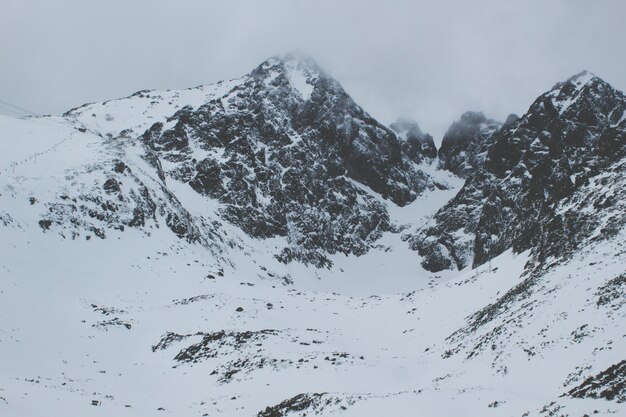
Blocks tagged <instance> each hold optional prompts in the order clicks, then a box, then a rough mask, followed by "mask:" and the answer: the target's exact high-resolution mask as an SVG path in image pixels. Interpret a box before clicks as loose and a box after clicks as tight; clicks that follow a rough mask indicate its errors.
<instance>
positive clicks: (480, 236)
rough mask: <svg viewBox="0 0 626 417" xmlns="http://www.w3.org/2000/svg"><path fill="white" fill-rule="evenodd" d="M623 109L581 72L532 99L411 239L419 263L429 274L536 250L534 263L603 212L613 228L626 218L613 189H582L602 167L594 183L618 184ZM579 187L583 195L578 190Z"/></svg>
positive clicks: (559, 251)
mask: <svg viewBox="0 0 626 417" xmlns="http://www.w3.org/2000/svg"><path fill="white" fill-rule="evenodd" d="M625 109H626V97H624V94H623V93H621V92H620V91H617V90H615V89H614V88H613V87H611V86H610V85H609V84H607V83H606V82H604V81H603V80H601V79H600V78H598V77H596V76H594V75H593V74H589V73H587V72H584V73H581V74H578V75H576V76H574V77H572V78H570V79H568V80H567V81H565V82H562V83H559V84H557V85H556V86H555V87H554V88H552V89H551V90H550V91H548V92H547V93H545V94H543V95H542V96H540V97H539V98H538V99H537V100H536V101H535V102H534V103H533V105H532V106H531V107H530V109H529V110H528V112H527V113H526V114H525V115H524V116H523V117H522V118H521V119H519V120H518V121H516V122H514V123H513V124H511V125H509V126H508V127H504V128H503V129H502V130H500V131H498V132H496V133H495V134H494V135H493V137H492V139H491V140H490V141H491V142H492V144H491V145H489V146H488V148H487V151H486V155H485V157H484V162H483V163H482V165H478V167H477V168H476V169H474V170H473V172H471V173H470V175H469V177H468V179H467V181H466V183H465V185H464V187H463V188H462V189H461V191H460V192H459V193H458V194H457V195H456V196H455V197H454V198H453V199H452V200H451V201H450V202H448V204H446V205H445V206H444V207H443V208H441V209H440V210H439V211H438V212H437V213H436V215H435V216H434V219H433V221H432V223H431V224H430V225H428V226H427V227H425V228H423V229H421V230H419V231H417V233H415V234H414V235H413V236H412V238H411V239H410V241H411V247H412V248H413V249H415V250H417V251H418V252H419V253H420V255H421V256H423V257H424V260H423V263H422V265H423V266H424V267H425V268H426V269H428V270H431V271H439V270H442V269H449V268H464V267H465V266H468V265H472V266H474V267H476V266H478V265H481V264H483V263H484V262H486V261H488V260H490V259H492V258H494V257H496V256H498V255H499V254H501V253H502V252H504V251H505V250H507V249H509V248H512V249H513V250H514V251H516V252H522V251H524V250H526V249H530V248H534V249H535V251H536V252H537V255H538V259H539V260H543V259H546V258H547V257H549V256H556V257H563V256H567V254H568V253H571V251H572V250H573V249H575V248H576V246H577V245H578V243H579V242H580V241H581V239H583V238H586V237H589V236H591V233H592V231H593V225H595V224H596V223H597V220H598V219H599V218H604V217H603V216H604V214H606V213H610V216H609V220H607V221H609V224H614V227H613V229H615V227H617V225H616V223H615V222H620V221H623V219H624V216H623V214H622V215H620V214H619V211H615V210H614V209H615V207H614V206H615V201H613V202H612V201H611V199H610V195H609V194H612V192H609V193H606V192H603V187H593V188H587V189H583V187H584V186H585V185H586V184H589V182H590V181H594V178H596V177H597V176H598V175H599V174H601V173H603V172H606V173H607V176H606V177H603V178H601V179H599V181H603V182H607V183H614V182H616V181H619V178H620V173H619V171H620V170H622V169H623V166H624V165H623V163H620V160H621V158H623V157H624V156H626V119H625V118H624V110H625ZM621 175H623V172H622V173H621ZM580 190H583V191H584V190H587V191H584V195H582V194H580V193H578V194H576V191H580ZM583 191H581V192H583ZM604 191H607V190H606V189H604ZM585 196H586V197H585ZM589 201H595V202H596V203H597V207H594V209H593V210H594V212H593V215H591V216H589V215H588V213H586V212H584V211H581V210H580V207H582V206H585V205H587V203H588V202H589ZM568 204H569V205H568ZM559 207H560V208H561V210H560V211H559V210H558V209H559ZM594 219H595V220H594ZM609 235H610V233H609V232H608V231H607V234H606V236H609Z"/></svg>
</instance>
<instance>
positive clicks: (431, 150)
mask: <svg viewBox="0 0 626 417" xmlns="http://www.w3.org/2000/svg"><path fill="white" fill-rule="evenodd" d="M389 127H390V128H391V130H393V131H394V132H395V133H396V135H397V136H398V140H399V141H400V144H401V145H402V150H403V151H404V153H405V154H406V155H407V156H408V157H409V158H410V159H411V160H412V161H414V162H416V163H418V164H419V163H421V162H422V161H430V160H432V159H434V158H436V157H437V148H436V147H435V142H433V137H432V136H431V135H429V134H428V133H423V132H422V131H421V130H420V128H419V126H418V125H417V122H415V121H413V120H410V119H398V121H396V122H394V123H392V124H391V125H390V126H389Z"/></svg>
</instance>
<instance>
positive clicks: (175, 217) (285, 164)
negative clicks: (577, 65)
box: [0, 55, 626, 417]
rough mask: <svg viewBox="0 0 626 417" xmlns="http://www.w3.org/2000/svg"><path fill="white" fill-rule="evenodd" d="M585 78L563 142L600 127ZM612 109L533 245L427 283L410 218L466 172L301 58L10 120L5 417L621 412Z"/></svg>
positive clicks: (3, 253)
mask: <svg viewBox="0 0 626 417" xmlns="http://www.w3.org/2000/svg"><path fill="white" fill-rule="evenodd" d="M589 82H591V83H592V84H593V85H594V86H595V87H594V88H596V90H597V88H600V87H598V86H601V88H602V89H604V90H603V91H604V92H605V93H606V92H609V93H611V94H612V92H613V90H608V87H606V86H605V85H604V84H601V83H599V82H594V81H593V79H591V80H588V81H585V83H587V84H585V85H588V83H589ZM572 84H573V85H574V88H573V89H572V91H571V92H570V93H571V94H569V93H567V91H569V90H567V89H568V88H569V87H568V85H569V84H567V83H564V84H560V85H559V86H557V88H559V91H558V92H556V90H553V91H552V92H551V93H549V94H548V95H547V96H545V95H544V96H542V97H543V98H542V99H541V101H538V103H539V102H541V103H547V101H546V100H548V101H550V102H553V103H557V104H558V103H566V102H567V103H568V104H567V108H565V109H563V108H564V107H565V105H563V106H561V105H560V104H559V105H558V106H556V104H555V106H556V107H558V108H561V109H563V112H559V114H561V113H562V114H563V115H564V116H563V117H567V119H566V120H567V126H566V127H565V128H563V127H562V125H558V126H553V127H552V128H551V129H552V130H551V132H553V133H552V134H553V135H554V132H558V131H561V132H571V131H573V130H571V125H570V123H572V124H575V123H583V125H584V126H587V127H589V126H591V127H592V128H590V129H591V130H592V131H593V132H595V130H594V129H595V127H597V126H598V125H596V124H593V123H591V122H590V121H589V120H588V118H583V117H582V116H581V114H583V113H581V112H583V109H582V108H583V107H584V106H583V102H585V103H589V102H588V101H584V100H581V99H580V97H583V98H584V96H585V94H590V93H589V92H588V90H590V89H591V87H589V88H588V87H585V86H584V85H582V84H581V85H578V84H576V82H575V81H573V82H572ZM566 90H567V91H566ZM596 90H593V91H596ZM563 91H565V92H563ZM620 94H621V93H620ZM570 96H571V97H579V98H576V99H570V98H568V97H570ZM614 96H615V97H619V94H618V93H615V95H614ZM546 97H547V98H546ZM604 97H605V98H606V97H609V98H610V97H613V96H611V95H610V94H609V95H605V96H604ZM605 101H606V100H605ZM600 102H602V101H601V100H600V101H597V102H594V103H596V104H597V103H600ZM616 103H617V104H616ZM619 103H621V102H620V101H619V100H617V101H615V102H610V103H608V104H607V107H610V108H611V109H612V112H611V113H610V116H608V119H607V120H609V121H610V123H611V126H610V128H607V129H613V130H608V131H607V130H603V132H609V133H610V132H614V134H613V135H612V136H611V135H609V136H607V135H603V136H602V138H603V139H601V140H602V143H603V145H602V146H605V145H606V146H605V147H610V146H613V148H612V149H616V150H615V151H614V152H613V154H612V156H611V158H605V159H603V160H602V161H598V160H597V159H596V161H597V162H598V163H593V164H592V168H594V169H596V170H595V171H594V172H593V173H592V174H591V173H590V174H588V175H586V176H585V181H583V182H581V183H580V184H578V185H577V186H576V187H575V189H572V190H571V192H569V193H567V194H566V195H565V194H564V195H562V196H561V197H560V198H558V199H554V201H553V205H552V206H550V210H551V211H550V213H552V215H551V217H550V218H549V219H548V220H547V221H546V223H545V224H544V230H543V231H542V233H541V234H539V235H538V236H537V240H536V241H533V242H534V243H533V245H530V246H529V247H525V248H523V250H522V251H520V250H515V249H516V248H513V249H511V248H504V250H502V251H501V252H499V253H494V254H493V255H494V256H490V257H489V259H488V260H486V261H485V262H481V263H480V265H479V266H477V267H476V268H474V269H472V268H470V267H466V268H464V269H462V270H460V271H457V270H443V271H440V272H436V273H435V272H429V271H427V270H425V269H423V268H422V267H421V266H420V265H421V263H422V262H423V261H424V260H425V259H423V258H422V257H421V256H420V255H419V254H418V253H417V252H415V251H413V250H411V249H410V247H409V244H410V243H411V242H414V239H415V235H414V233H413V232H414V231H415V230H416V229H420V230H421V229H423V228H425V227H429V225H432V224H433V222H436V221H437V215H436V214H435V213H436V212H437V211H438V210H439V209H440V208H442V207H448V206H450V205H454V204H456V203H457V202H458V200H459V195H461V196H462V195H463V193H464V192H465V191H464V190H467V187H468V184H478V183H477V182H476V183H472V181H476V180H475V179H473V178H475V177H476V175H475V174H470V175H469V178H468V180H467V181H466V182H465V186H464V187H463V183H464V181H463V180H461V179H460V178H458V177H456V176H455V175H453V174H452V173H450V172H449V171H445V170H440V169H437V167H438V166H439V161H438V160H437V159H436V158H434V157H435V155H434V154H432V152H430V151H429V155H427V156H426V155H421V156H420V158H415V156H416V155H411V154H410V150H407V149H409V148H408V147H407V146H405V144H406V139H407V138H408V134H406V135H405V134H404V133H407V132H409V131H410V130H411V126H413V125H412V124H411V126H408V125H407V126H408V127H409V129H402V128H401V126H398V125H396V126H395V129H394V130H395V132H397V134H398V135H399V136H400V137H399V138H398V137H396V134H395V133H394V131H392V130H390V129H387V128H386V127H384V126H382V125H381V124H380V123H378V122H377V121H376V120H374V119H373V118H371V117H370V116H369V115H367V113H365V112H364V111H363V110H362V109H361V108H360V107H359V106H358V105H356V103H354V102H353V100H352V99H351V98H350V97H349V96H348V95H347V94H346V93H345V92H344V91H343V89H342V88H341V86H340V85H339V84H338V83H337V82H336V81H335V80H333V79H332V78H330V77H329V76H328V75H327V74H326V73H324V72H323V71H321V70H320V69H319V68H318V67H317V66H316V65H315V63H313V62H312V61H311V60H310V59H306V58H301V57H296V56H293V55H290V56H287V57H282V58H271V59H269V60H268V61H266V62H264V63H263V64H261V65H260V66H259V67H258V68H256V69H255V70H253V71H252V72H251V73H250V74H248V75H246V76H244V77H242V78H240V79H237V80H233V81H230V82H225V83H220V84H217V85H213V86H205V87H198V88H195V89H190V90H183V91H177V92H174V91H172V92H155V91H152V92H141V93H137V94H135V95H133V96H131V97H129V98H125V99H120V100H112V101H109V102H106V103H96V104H90V105H87V106H83V107H81V108H78V109H75V110H72V111H70V112H68V113H66V114H65V115H64V116H59V117H43V118H25V119H13V118H7V117H0V138H2V143H3V145H2V153H0V306H1V308H0V415H7V416H44V415H45V416H51V415H52V416H74V415H76V416H86V415H87V416H89V415H94V416H96V415H115V416H142V417H143V416H151V415H157V416H158V415H175V416H181V415H182V416H187V415H191V416H194V415H197V416H202V415H208V416H216V415H223V416H262V417H263V416H265V417H276V416H296V415H297V416H304V415H308V416H310V415H322V416H329V415H342V416H381V415H396V416H414V415H416V414H419V415H424V416H453V415H463V416H523V415H532V416H535V415H537V416H557V415H570V416H578V415H581V416H582V415H585V414H587V415H592V414H600V415H621V414H625V413H626V408H625V407H626V404H625V398H624V395H625V394H624V368H625V366H624V359H625V358H624V352H625V351H626V350H625V348H626V346H625V340H624V328H623V323H624V318H625V317H624V316H625V310H624V305H625V304H626V303H625V302H624V300H625V298H624V289H625V288H626V287H625V285H626V284H625V283H626V278H625V276H626V275H625V273H626V265H625V262H624V259H625V258H626V253H625V251H626V247H625V246H624V243H623V242H624V241H625V238H626V229H625V228H624V224H625V223H626V218H625V216H626V214H625V213H626V206H625V205H624V204H625V203H624V201H626V199H625V197H626V175H624V173H625V172H626V160H625V159H624V155H622V156H620V152H623V142H620V141H621V140H622V139H621V138H622V136H620V134H621V133H620V132H623V126H622V123H623V120H624V119H623V116H621V114H623V108H620V107H619V106H620V105H621V104H619ZM536 105H539V104H536ZM544 105H545V104H544ZM534 106H535V105H534ZM595 108H596V107H593V109H595ZM577 109H578V110H577ZM546 111H548V110H546ZM575 111H576V112H577V113H575V114H574V113H573V112H575ZM584 111H585V113H584V114H587V115H589V114H596V115H597V114H598V113H596V112H593V111H592V112H589V111H588V109H587V110H584ZM619 111H621V112H622V113H620V114H618V113H617V112H619ZM604 113H605V110H604V109H601V111H600V114H604ZM537 114H542V113H540V112H536V113H534V115H526V116H525V117H523V118H522V121H521V122H517V123H516V124H515V125H514V126H517V129H521V128H522V126H525V125H524V123H531V122H532V121H533V120H536V119H534V118H535V117H537V116H536V115H537ZM550 114H552V113H550ZM546 117H548V116H546ZM585 117H586V116H585ZM620 117H621V119H620V120H618V119H619V118H620ZM550 120H552V119H550ZM562 120H565V119H562ZM581 120H585V121H584V122H582V121H581ZM600 122H601V126H604V121H602V120H601V121H600ZM531 125H532V123H531ZM407 126H405V127H407ZM532 126H534V125H532ZM559 126H561V127H559ZM576 126H578V125H576ZM511 129H515V127H512V128H511ZM528 129H530V127H528ZM559 129H561V130H559ZM503 131H504V129H503ZM520 132H521V130H520ZM607 134H608V133H607ZM504 137H506V138H508V136H504ZM516 137H517V136H516ZM568 137H569V136H568ZM594 137H595V136H593V137H592V136H589V138H590V140H591V139H593V138H594ZM423 138H427V135H424V136H423ZM398 139H399V140H398ZM504 140H505V139H499V141H498V142H497V143H500V142H501V141H504ZM507 140H508V139H507ZM426 142H428V140H426ZM426 142H425V143H426ZM420 143H421V142H420ZM514 143H515V142H514ZM594 143H595V142H594ZM498 146H502V145H498ZM533 146H534V145H533ZM616 147H617V148H616ZM426 148H428V146H426ZM411 149H413V148H411ZM603 149H604V148H603ZM427 150H428V149H427ZM489 152H490V155H492V157H495V156H499V155H502V153H498V152H501V151H494V150H491V148H490V150H489ZM494 152H495V153H494ZM594 156H595V154H594ZM576 158H578V159H576ZM576 158H573V159H572V162H571V163H572V164H576V163H581V164H582V165H583V166H590V165H589V164H586V163H585V162H584V161H585V158H586V156H585V155H579V154H576ZM600 162H601V163H600ZM585 164H586V165H585ZM478 169H480V166H478ZM576 172H578V171H576ZM476 186H477V185H476ZM462 187H463V188H462ZM446 204H447V206H446ZM271 220H274V221H275V223H271ZM268 225H273V226H272V227H275V229H272V227H269V226H268ZM455 237H457V238H459V236H455ZM406 240H409V241H410V242H407V241H406ZM298 250H299V251H301V252H300V253H299V254H296V255H298V256H292V257H290V258H286V257H285V256H280V254H283V255H284V254H285V253H292V254H294V253H295V251H298ZM289 251H291V252H289ZM277 255H279V256H277ZM565 255H566V256H565ZM320 266H321V267H320ZM92 402H94V404H95V405H92Z"/></svg>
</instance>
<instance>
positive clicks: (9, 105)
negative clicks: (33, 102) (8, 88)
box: [0, 100, 39, 116]
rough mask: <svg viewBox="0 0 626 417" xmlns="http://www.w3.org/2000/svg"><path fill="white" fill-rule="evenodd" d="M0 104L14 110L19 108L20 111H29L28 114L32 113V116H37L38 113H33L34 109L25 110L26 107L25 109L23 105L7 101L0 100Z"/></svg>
mask: <svg viewBox="0 0 626 417" xmlns="http://www.w3.org/2000/svg"><path fill="white" fill-rule="evenodd" d="M0 104H4V105H5V106H7V107H9V108H13V109H15V110H19V111H20V112H22V113H29V114H32V115H33V116H39V114H37V113H35V112H34V111H30V110H27V109H25V108H23V107H20V106H16V105H15V104H11V103H8V102H6V101H4V100H0ZM15 110H13V111H15Z"/></svg>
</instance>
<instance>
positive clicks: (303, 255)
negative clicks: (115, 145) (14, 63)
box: [143, 55, 443, 266]
mask: <svg viewBox="0 0 626 417" xmlns="http://www.w3.org/2000/svg"><path fill="white" fill-rule="evenodd" d="M415 127H416V126H415ZM420 135H421V133H420V132H419V129H415V128H413V129H411V130H410V139H409V142H410V144H407V142H402V143H401V142H399V141H398V139H397V137H396V135H395V134H394V133H393V132H392V131H391V130H390V129H388V128H386V127H385V126H383V125H381V124H380V123H378V122H377V121H376V120H374V119H373V118H372V117H370V116H369V115H368V114H367V113H365V112H364V111H363V109H361V107H359V106H358V105H357V104H356V103H355V102H354V101H353V100H352V98H351V97H350V96H349V95H348V94H347V93H346V92H345V91H344V90H343V88H342V87H341V86H340V85H339V83H338V82H337V81H335V80H334V79H333V78H331V77H330V76H328V75H327V74H326V73H325V72H323V71H322V70H320V69H319V67H318V66H317V65H316V64H315V63H314V62H313V61H311V60H310V59H307V58H301V57H297V56H294V55H288V56H286V57H284V58H271V59H269V60H267V61H265V62H264V63H262V64H261V65H259V66H258V67H257V68H256V69H254V70H253V71H252V72H251V73H250V74H249V75H247V76H245V77H243V78H242V79H241V82H240V83H238V84H237V85H236V86H235V87H234V88H233V89H232V90H231V91H230V92H228V93H227V94H226V95H224V96H222V97H219V98H217V99H214V100H211V101H209V102H207V103H205V104H204V105H202V106H200V107H199V108H198V109H196V110H194V109H192V108H190V107H188V108H183V109H181V110H180V111H178V112H177V113H176V114H175V115H173V116H172V117H171V118H170V119H169V120H168V121H167V122H166V123H165V124H163V123H156V124H155V125H153V126H152V127H151V128H150V129H149V130H148V131H147V132H146V133H145V134H144V135H143V139H144V143H145V145H146V146H147V147H148V148H149V149H150V152H151V153H152V155H154V158H155V164H157V165H159V166H162V167H163V174H164V178H168V177H172V178H175V179H177V180H180V181H183V182H185V183H188V184H189V185H190V186H191V187H192V188H193V189H194V190H195V191H196V192H198V193H200V194H202V195H205V196H207V197H210V198H214V199H218V200H219V202H220V203H222V204H223V210H222V214H223V216H224V217H225V218H226V219H227V220H229V221H230V222H232V223H234V224H236V225H238V226H240V227H241V228H242V229H243V230H244V231H245V232H246V233H248V234H250V235H251V236H254V237H261V238H265V237H272V236H287V237H288V239H289V242H290V246H289V247H288V248H285V250H284V251H283V252H282V253H281V255H280V257H281V259H282V260H284V261H289V260H291V259H299V260H302V261H304V262H311V263H313V264H316V265H318V266H322V265H325V264H326V262H327V261H326V259H325V256H324V253H335V252H343V253H346V254H347V253H354V254H362V253H364V252H365V251H366V250H367V248H368V245H369V244H371V243H372V242H373V241H375V240H376V239H377V238H378V237H379V236H380V234H381V232H383V231H386V230H390V228H391V225H390V222H389V216H388V214H387V212H386V209H385V207H384V205H383V204H381V203H379V202H378V201H377V200H376V199H375V198H373V196H372V195H371V194H368V193H367V192H366V191H364V189H363V187H362V185H360V184H359V183H361V184H364V185H367V186H369V187H370V188H371V189H372V190H374V191H375V192H377V193H379V194H380V195H382V197H383V198H386V199H389V200H391V201H393V202H394V203H395V204H398V205H405V204H407V203H409V202H411V201H413V200H414V199H415V198H416V197H417V196H418V195H419V194H420V193H421V192H423V191H424V190H426V189H433V188H434V187H443V186H442V185H440V184H437V183H435V181H433V180H432V179H431V178H430V177H429V175H428V174H426V173H425V172H423V171H421V170H419V169H418V168H417V167H416V166H415V164H413V163H411V161H412V160H415V158H417V157H418V154H419V155H421V154H422V153H423V152H424V151H422V147H421V145H420V149H419V152H418V153H416V152H417V151H416V152H414V148H413V147H414V142H415V141H416V140H417V141H418V142H419V141H422V142H424V141H425V142H424V143H426V144H427V146H426V147H427V148H428V147H429V146H430V148H428V149H427V150H426V151H425V152H426V154H428V155H431V156H432V155H434V145H432V138H430V137H426V136H425V135H421V136H420ZM422 142H420V143H422ZM405 151H407V152H411V155H412V156H411V157H409V156H407V155H406V153H405Z"/></svg>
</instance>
